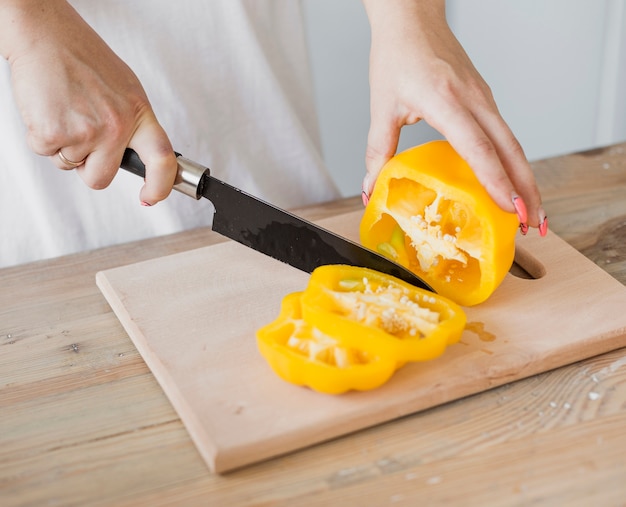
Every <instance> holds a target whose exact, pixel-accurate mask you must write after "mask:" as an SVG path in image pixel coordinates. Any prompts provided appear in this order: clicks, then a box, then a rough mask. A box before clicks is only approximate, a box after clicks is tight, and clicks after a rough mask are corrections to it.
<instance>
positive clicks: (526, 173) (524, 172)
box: [479, 114, 545, 227]
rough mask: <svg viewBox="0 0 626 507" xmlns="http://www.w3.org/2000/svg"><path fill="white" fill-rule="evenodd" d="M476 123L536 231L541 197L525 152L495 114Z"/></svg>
mask: <svg viewBox="0 0 626 507" xmlns="http://www.w3.org/2000/svg"><path fill="white" fill-rule="evenodd" d="M479 122H480V123H481V125H482V126H483V128H484V130H485V131H486V132H487V133H488V135H489V136H490V138H491V140H492V142H493V143H494V146H495V149H496V152H497V153H498V157H499V158H500V161H501V163H502V165H503V167H504V170H505V172H506V173H507V175H508V177H509V179H510V181H511V183H512V184H513V187H514V188H515V191H516V192H517V194H519V195H520V196H521V197H522V199H523V200H524V202H525V204H526V207H527V209H528V223H529V225H531V226H532V227H537V226H538V225H539V224H540V223H541V222H542V221H543V219H544V218H545V212H544V211H543V208H542V205H541V194H540V192H539V188H538V187H537V184H536V181H535V176H534V174H533V170H532V168H531V166H530V163H529V162H528V159H527V158H526V155H525V154H524V150H523V148H522V146H521V144H520V143H519V141H518V140H517V138H516V137H515V135H514V134H513V132H512V131H511V129H510V128H509V127H508V125H507V124H506V122H505V121H504V120H503V119H502V117H501V116H499V115H498V114H486V115H485V117H484V118H479Z"/></svg>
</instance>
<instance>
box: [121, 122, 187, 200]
mask: <svg viewBox="0 0 626 507" xmlns="http://www.w3.org/2000/svg"><path fill="white" fill-rule="evenodd" d="M128 147H129V148H132V149H133V150H135V151H136V152H137V155H139V158H140V159H141V160H142V162H143V163H144V164H145V166H146V177H145V184H144V186H143V188H142V189H141V191H140V193H139V198H140V199H141V202H142V204H144V205H147V206H151V205H153V204H156V203H157V202H159V201H162V200H163V199H165V198H166V197H167V196H168V195H169V193H170V191H171V190H172V186H173V185H174V180H175V179H176V170H177V163H176V155H175V154H174V150H173V148H172V144H171V143H170V140H169V138H168V137H167V134H166V133H165V131H164V130H163V128H162V127H161V125H159V123H158V122H157V120H156V118H154V117H153V118H151V119H148V120H145V121H143V122H142V123H141V124H140V126H139V128H137V130H136V131H135V134H134V135H133V137H132V139H131V140H130V142H129V143H128Z"/></svg>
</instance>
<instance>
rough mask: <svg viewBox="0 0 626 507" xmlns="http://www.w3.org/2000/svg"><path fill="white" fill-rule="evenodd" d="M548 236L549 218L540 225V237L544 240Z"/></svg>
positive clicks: (544, 218)
mask: <svg viewBox="0 0 626 507" xmlns="http://www.w3.org/2000/svg"><path fill="white" fill-rule="evenodd" d="M546 234H548V217H543V220H542V221H541V223H540V224H539V235H540V236H541V237H542V238H543V237H545V235H546Z"/></svg>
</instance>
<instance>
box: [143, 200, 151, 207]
mask: <svg viewBox="0 0 626 507" xmlns="http://www.w3.org/2000/svg"><path fill="white" fill-rule="evenodd" d="M141 205H142V206H152V204H150V203H149V202H146V201H141Z"/></svg>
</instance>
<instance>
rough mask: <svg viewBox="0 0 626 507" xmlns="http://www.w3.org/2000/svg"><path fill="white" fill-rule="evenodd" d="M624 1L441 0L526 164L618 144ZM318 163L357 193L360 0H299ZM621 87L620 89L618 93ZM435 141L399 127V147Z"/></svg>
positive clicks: (361, 99)
mask: <svg viewBox="0 0 626 507" xmlns="http://www.w3.org/2000/svg"><path fill="white" fill-rule="evenodd" d="M624 3H625V2H624V0H594V1H591V0H524V1H520V0H448V2H447V12H448V20H449V22H450V25H451V27H452V29H453V30H454V32H455V34H456V35H457V37H458V38H459V40H460V41H461V43H462V44H463V46H464V47H465V49H466V51H467V52H468V53H469V55H470V57H471V58H472V60H473V61H474V64H475V65H476V67H477V68H478V70H479V71H480V72H481V74H482V75H483V77H484V78H485V80H486V81H487V83H489V85H490V86H491V88H492V91H493V93H494V96H495V98H496V101H497V103H498V106H499V108H500V111H501V113H502V115H503V116H504V118H505V120H506V121H507V122H508V123H509V125H510V126H511V128H512V129H513V131H514V132H515V134H516V135H517V137H518V139H519V140H520V142H521V143H522V146H523V147H524V149H525V151H526V154H527V156H528V158H529V159H530V160H536V159H540V158H544V157H548V156H553V155H558V154H562V153H568V152H572V151H578V150H582V149H587V148H591V147H596V146H599V145H604V144H609V143H611V142H617V141H622V140H624V139H626V65H624V63H622V60H625V59H626V44H625V38H626V37H625V35H624V25H625V22H624V21H625V8H624ZM303 4H304V8H305V15H306V22H307V37H308V40H309V45H310V58H311V64H312V67H313V74H314V86H315V93H316V100H317V105H318V113H319V121H320V128H321V137H322V148H323V151H324V157H325V160H326V162H327V164H328V166H329V167H330V169H331V171H332V173H333V175H334V177H335V180H336V181H337V183H338V184H339V186H340V189H341V191H342V193H343V194H344V195H355V194H358V193H359V192H360V186H361V180H362V177H363V174H364V170H365V169H364V152H365V145H366V138H367V131H368V128H369V89H368V81H367V79H368V52H369V24H368V21H367V17H366V15H365V12H364V9H363V6H362V4H361V0H303ZM622 90H624V93H622ZM437 137H440V136H439V134H438V133H437V132H436V131H434V130H432V129H431V128H430V127H428V126H427V125H425V124H424V123H423V122H420V124H418V125H415V126H411V127H405V128H404V129H403V132H402V137H401V145H400V149H405V148H408V147H410V146H412V145H415V144H418V143H421V142H424V141H426V140H429V139H433V138H437Z"/></svg>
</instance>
